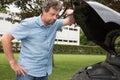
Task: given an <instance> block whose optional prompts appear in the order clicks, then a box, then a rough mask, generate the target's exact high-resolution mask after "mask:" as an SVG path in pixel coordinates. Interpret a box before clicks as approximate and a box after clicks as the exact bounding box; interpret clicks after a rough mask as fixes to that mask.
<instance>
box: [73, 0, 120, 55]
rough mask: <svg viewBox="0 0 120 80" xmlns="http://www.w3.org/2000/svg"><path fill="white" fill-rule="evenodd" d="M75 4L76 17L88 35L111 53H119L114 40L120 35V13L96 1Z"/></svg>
mask: <svg viewBox="0 0 120 80" xmlns="http://www.w3.org/2000/svg"><path fill="white" fill-rule="evenodd" d="M74 5H75V10H74V18H75V20H76V23H77V24H78V25H79V26H80V27H81V28H82V30H83V32H84V33H85V35H86V37H87V38H88V39H89V40H91V41H93V42H94V43H96V44H97V45H99V46H101V47H102V48H103V49H105V50H106V51H108V52H109V53H110V54H117V53H116V51H115V45H114V42H115V40H116V38H117V37H118V36H120V13H118V12H116V11H114V10H113V9H111V8H109V7H107V6H105V5H103V4H101V3H98V2H95V1H80V2H79V1H78V2H75V3H74Z"/></svg>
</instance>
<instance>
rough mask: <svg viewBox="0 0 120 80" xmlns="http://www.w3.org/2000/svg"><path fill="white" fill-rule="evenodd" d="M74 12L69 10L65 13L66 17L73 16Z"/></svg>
mask: <svg viewBox="0 0 120 80" xmlns="http://www.w3.org/2000/svg"><path fill="white" fill-rule="evenodd" d="M73 12H74V11H73V9H67V10H66V12H65V15H66V16H69V15H72V14H73Z"/></svg>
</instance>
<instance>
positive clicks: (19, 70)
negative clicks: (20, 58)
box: [9, 61, 27, 76]
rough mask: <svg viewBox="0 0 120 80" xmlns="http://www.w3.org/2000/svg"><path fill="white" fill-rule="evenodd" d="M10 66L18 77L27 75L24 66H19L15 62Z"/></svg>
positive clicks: (11, 62)
mask: <svg viewBox="0 0 120 80" xmlns="http://www.w3.org/2000/svg"><path fill="white" fill-rule="evenodd" d="M9 63H10V66H11V68H12V69H13V70H14V71H15V73H16V75H20V74H22V75H24V76H25V75H26V73H27V70H25V69H24V68H23V67H22V66H20V65H19V64H17V63H16V62H15V61H10V62H9Z"/></svg>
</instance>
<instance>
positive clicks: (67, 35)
mask: <svg viewBox="0 0 120 80" xmlns="http://www.w3.org/2000/svg"><path fill="white" fill-rule="evenodd" d="M8 17H11V16H9V15H8V14H3V13H0V36H2V35H3V34H4V33H6V32H7V31H9V30H10V29H12V28H13V27H15V26H16V25H17V24H18V23H15V24H12V23H11V22H9V21H7V18H8ZM55 44H64V45H79V44H80V27H74V25H71V26H63V28H62V31H57V34H56V39H55Z"/></svg>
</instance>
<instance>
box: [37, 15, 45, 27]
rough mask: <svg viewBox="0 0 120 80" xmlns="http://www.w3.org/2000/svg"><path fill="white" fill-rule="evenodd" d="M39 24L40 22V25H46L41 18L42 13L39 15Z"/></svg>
mask: <svg viewBox="0 0 120 80" xmlns="http://www.w3.org/2000/svg"><path fill="white" fill-rule="evenodd" d="M38 24H39V26H44V24H43V22H42V19H41V15H40V16H38Z"/></svg>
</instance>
